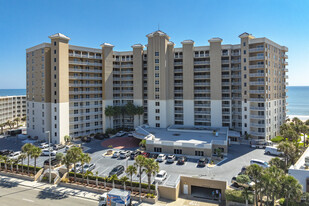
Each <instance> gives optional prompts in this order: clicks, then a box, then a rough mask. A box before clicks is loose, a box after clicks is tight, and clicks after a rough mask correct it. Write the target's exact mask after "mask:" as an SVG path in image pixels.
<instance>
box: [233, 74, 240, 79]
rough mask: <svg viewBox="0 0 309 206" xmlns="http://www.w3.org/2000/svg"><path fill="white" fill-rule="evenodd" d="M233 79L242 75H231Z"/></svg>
mask: <svg viewBox="0 0 309 206" xmlns="http://www.w3.org/2000/svg"><path fill="white" fill-rule="evenodd" d="M231 77H232V78H240V77H241V75H240V74H233V75H231Z"/></svg>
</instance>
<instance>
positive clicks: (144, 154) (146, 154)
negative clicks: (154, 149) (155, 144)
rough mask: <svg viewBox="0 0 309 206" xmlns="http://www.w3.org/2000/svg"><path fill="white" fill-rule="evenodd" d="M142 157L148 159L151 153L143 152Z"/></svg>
mask: <svg viewBox="0 0 309 206" xmlns="http://www.w3.org/2000/svg"><path fill="white" fill-rule="evenodd" d="M141 155H143V156H144V157H146V158H148V157H149V155H150V153H149V152H143V153H142V154H141Z"/></svg>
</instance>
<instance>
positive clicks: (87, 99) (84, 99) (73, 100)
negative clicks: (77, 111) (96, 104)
mask: <svg viewBox="0 0 309 206" xmlns="http://www.w3.org/2000/svg"><path fill="white" fill-rule="evenodd" d="M98 100H102V97H98V98H78V99H70V102H82V101H98Z"/></svg>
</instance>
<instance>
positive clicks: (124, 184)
mask: <svg viewBox="0 0 309 206" xmlns="http://www.w3.org/2000/svg"><path fill="white" fill-rule="evenodd" d="M128 180H129V178H128V177H127V176H123V177H122V178H120V181H121V182H122V183H123V189H124V190H126V181H128Z"/></svg>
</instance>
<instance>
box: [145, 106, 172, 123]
mask: <svg viewBox="0 0 309 206" xmlns="http://www.w3.org/2000/svg"><path fill="white" fill-rule="evenodd" d="M155 102H160V106H155ZM156 109H160V113H155V110H156ZM156 116H160V120H156ZM156 123H160V128H166V127H168V126H169V125H172V124H174V101H173V100H148V124H149V126H150V127H155V126H156Z"/></svg>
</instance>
